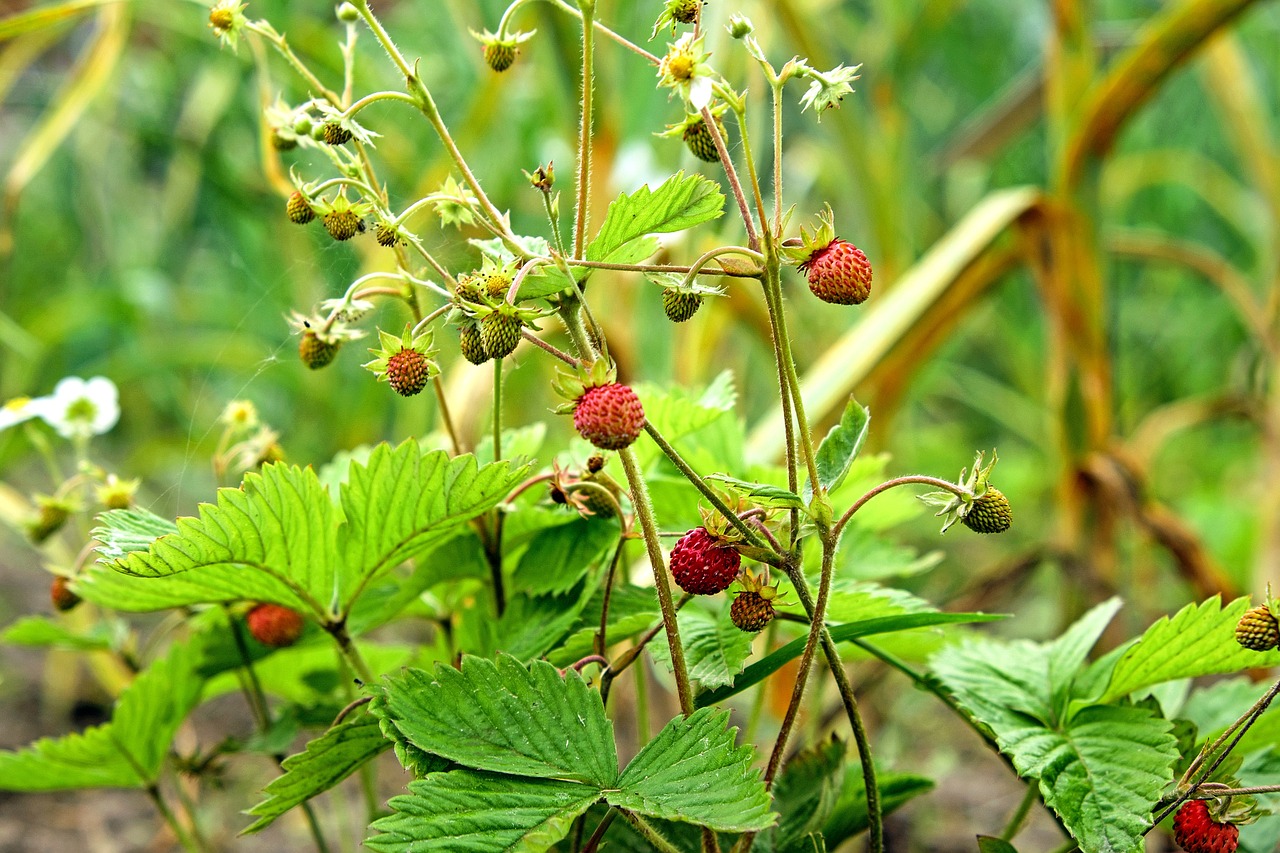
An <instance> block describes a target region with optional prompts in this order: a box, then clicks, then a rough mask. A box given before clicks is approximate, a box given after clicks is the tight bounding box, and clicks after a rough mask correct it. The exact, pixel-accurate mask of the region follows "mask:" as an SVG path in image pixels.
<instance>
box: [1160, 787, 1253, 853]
mask: <svg viewBox="0 0 1280 853" xmlns="http://www.w3.org/2000/svg"><path fill="white" fill-rule="evenodd" d="M1173 839H1174V841H1177V842H1178V846H1179V847H1181V848H1182V849H1183V850H1185V851H1187V853H1235V849H1236V847H1237V846H1238V845H1239V843H1240V830H1239V829H1237V828H1236V826H1235V824H1232V823H1218V822H1217V821H1215V820H1214V819H1213V817H1212V816H1211V815H1210V814H1209V806H1208V804H1207V803H1206V802H1205V801H1204V800H1188V801H1187V802H1185V803H1183V805H1182V807H1181V808H1180V809H1178V813H1177V814H1175V815H1174V816H1173Z"/></svg>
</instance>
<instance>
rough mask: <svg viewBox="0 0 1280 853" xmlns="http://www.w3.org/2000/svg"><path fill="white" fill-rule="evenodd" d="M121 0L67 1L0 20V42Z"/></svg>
mask: <svg viewBox="0 0 1280 853" xmlns="http://www.w3.org/2000/svg"><path fill="white" fill-rule="evenodd" d="M119 2H121V0H68V2H66V3H56V4H54V5H52V6H40V7H37V8H35V9H28V10H27V11H25V12H18V13H15V14H13V15H9V16H7V17H4V18H0V41H6V40H8V39H11V38H13V37H14V36H20V35H22V34H23V33H29V32H33V31H35V30H42V29H44V28H45V27H51V26H54V25H56V24H60V23H62V22H63V21H65V20H67V19H69V18H74V17H76V16H77V15H79V14H80V13H82V12H85V11H87V10H89V9H92V8H94V7H95V6H102V5H103V4H106V3H119Z"/></svg>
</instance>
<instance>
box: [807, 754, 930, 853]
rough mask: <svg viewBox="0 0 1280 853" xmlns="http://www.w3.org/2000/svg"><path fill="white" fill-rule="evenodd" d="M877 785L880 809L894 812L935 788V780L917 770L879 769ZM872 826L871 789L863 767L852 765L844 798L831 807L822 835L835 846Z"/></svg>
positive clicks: (830, 845) (844, 788)
mask: <svg viewBox="0 0 1280 853" xmlns="http://www.w3.org/2000/svg"><path fill="white" fill-rule="evenodd" d="M876 785H877V787H878V788H879V789H880V808H881V810H882V811H883V813H884V814H886V815H887V814H891V813H892V812H894V811H895V810H897V809H898V808H900V807H902V806H904V805H906V804H907V803H908V802H910V801H911V800H912V799H914V798H915V797H918V796H920V795H921V794H927V793H929V792H930V791H932V790H933V780H932V779H929V778H928V777H925V776H917V775H915V774H914V773H885V772H882V771H880V770H877V772H876ZM870 825H871V820H870V817H869V816H868V813H867V789H866V785H865V783H864V781H863V778H862V766H861V765H860V764H857V763H853V764H850V765H849V766H847V767H846V768H845V771H844V785H843V786H842V787H841V791H840V799H839V800H837V801H836V804H835V807H834V808H833V809H832V810H831V816H830V817H829V818H828V819H827V822H826V824H825V825H824V826H823V827H822V835H823V837H824V838H825V839H826V842H827V845H828V846H829V847H830V848H831V849H833V850H834V849H836V848H837V847H839V846H840V845H841V844H843V843H844V842H845V841H846V840H848V839H850V838H852V837H853V836H855V835H857V834H858V833H859V832H864V831H866V829H867V827H868V826H870Z"/></svg>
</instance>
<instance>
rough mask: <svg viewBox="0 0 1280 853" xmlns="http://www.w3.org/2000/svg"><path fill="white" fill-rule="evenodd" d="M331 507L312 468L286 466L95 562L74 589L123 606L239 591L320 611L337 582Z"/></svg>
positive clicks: (235, 596)
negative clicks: (146, 543)
mask: <svg viewBox="0 0 1280 853" xmlns="http://www.w3.org/2000/svg"><path fill="white" fill-rule="evenodd" d="M337 526H338V514H337V511H336V509H335V508H334V506H333V503H332V502H331V501H330V500H329V496H328V494H327V493H326V492H325V491H324V490H323V489H322V488H321V487H320V483H319V481H318V480H317V479H316V475H315V472H313V471H312V470H311V469H309V468H307V469H303V468H298V467H297V466H289V465H284V464H279V463H277V464H271V465H265V466H263V468H262V470H261V472H260V473H256V472H255V473H250V474H248V475H246V476H245V478H244V484H243V485H242V486H241V487H240V488H239V489H219V490H218V495H217V502H216V504H202V505H201V506H200V514H199V517H198V518H181V519H178V522H177V527H178V532H177V533H171V534H169V535H167V536H162V537H160V538H159V539H156V540H155V541H154V542H152V543H151V546H150V547H149V548H148V549H147V550H146V551H134V552H132V553H129V554H128V555H126V556H125V557H123V558H121V559H118V560H114V561H112V562H110V563H104V562H99V563H97V564H95V565H94V566H92V567H90V568H89V569H88V570H87V571H86V572H84V573H83V574H82V575H81V576H80V580H79V582H78V583H77V589H78V590H79V592H80V594H81V595H82V596H83V597H85V598H87V599H89V600H90V601H94V602H97V603H99V604H103V605H106V606H109V607H113V608H116V609H121V610H159V609H162V608H166V607H178V606H183V605H190V604H201V603H212V602H229V601H239V600H242V599H248V600H255V601H272V602H275V603H277V604H283V605H284V606H286V607H291V608H294V609H296V610H301V611H304V612H308V613H310V614H312V615H313V616H314V617H316V618H319V617H321V616H323V615H324V614H325V613H327V611H328V604H329V603H330V602H331V601H332V600H333V597H334V592H335V590H336V587H337V581H338V566H337V561H336V560H335V553H336V551H335V545H336V536H337Z"/></svg>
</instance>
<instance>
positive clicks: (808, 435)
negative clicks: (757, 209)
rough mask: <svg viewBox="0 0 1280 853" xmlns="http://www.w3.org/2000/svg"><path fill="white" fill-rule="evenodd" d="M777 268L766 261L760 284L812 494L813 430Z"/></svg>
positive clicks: (814, 470) (814, 468) (814, 472)
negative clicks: (767, 303) (774, 318)
mask: <svg viewBox="0 0 1280 853" xmlns="http://www.w3.org/2000/svg"><path fill="white" fill-rule="evenodd" d="M780 272H781V271H780V269H779V268H778V266H777V265H776V264H770V265H768V266H767V267H766V268H765V275H764V287H765V291H766V294H767V295H766V299H768V300H769V301H770V302H771V303H772V304H771V307H770V311H771V312H776V313H777V335H778V351H779V353H780V354H781V355H782V364H783V366H784V368H785V370H784V371H783V372H784V373H785V374H786V380H787V384H788V385H789V386H790V390H791V402H792V405H793V406H794V408H795V415H796V427H797V428H798V430H799V435H797V436H796V441H797V444H798V445H799V449H800V454H801V455H802V456H803V457H804V462H805V466H806V467H807V468H808V470H809V482H810V483H813V491H814V494H815V496H816V495H817V494H818V492H819V491H820V489H821V487H820V486H819V484H818V465H817V461H816V460H815V459H814V455H813V432H812V431H811V430H810V429H809V419H808V417H807V416H806V415H805V411H804V398H803V397H802V396H801V394H800V377H799V376H798V375H797V374H796V365H795V359H794V358H793V357H792V353H791V336H790V334H789V333H788V331H787V315H786V313H785V312H784V311H783V310H782V278H781V275H780Z"/></svg>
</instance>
